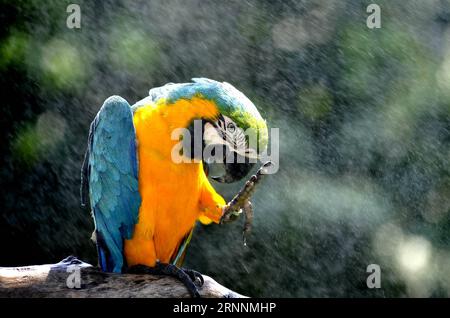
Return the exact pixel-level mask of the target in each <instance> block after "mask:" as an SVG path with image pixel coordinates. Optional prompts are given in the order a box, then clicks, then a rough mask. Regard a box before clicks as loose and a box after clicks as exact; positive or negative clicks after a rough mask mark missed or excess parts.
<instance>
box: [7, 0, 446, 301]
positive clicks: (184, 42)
mask: <svg viewBox="0 0 450 318" xmlns="http://www.w3.org/2000/svg"><path fill="white" fill-rule="evenodd" d="M74 2H75V0H74ZM371 2H375V3H377V4H379V5H380V7H381V18H382V27H381V29H373V30H371V29H368V28H367V26H366V18H367V16H368V13H366V7H367V5H368V4H370V3H371ZM70 3H73V2H72V1H64V0H59V1H54V0H51V1H37V0H36V1H34V0H28V1H5V0H0V23H1V29H0V92H1V107H0V149H1V157H0V186H1V192H0V212H1V213H0V251H1V253H0V266H15V265H30V264H39V263H54V262H57V261H59V260H61V259H62V258H64V257H66V256H68V255H69V254H74V255H77V256H78V257H80V258H82V259H83V260H85V261H88V262H91V263H93V264H95V263H96V251H95V248H94V246H93V244H92V243H91V242H90V241H89V237H90V234H91V232H92V230H93V221H92V219H91V216H90V213H89V211H86V210H83V209H81V208H80V205H79V183H80V167H81V163H82V159H83V155H84V151H85V147H86V141H87V134H88V129H89V124H90V122H91V120H92V119H93V118H94V116H95V114H96V113H97V111H98V110H99V108H100V106H101V105H102V103H103V101H104V100H105V99H106V98H107V97H108V96H110V95H113V94H117V95H121V96H122V97H124V98H126V99H127V100H128V101H129V102H130V103H134V102H135V101H137V100H140V99H142V98H143V97H145V96H147V94H148V90H149V89H150V88H151V87H155V86H161V85H163V84H165V83H167V82H187V81H189V80H190V78H191V77H199V76H204V77H209V78H212V79H215V80H219V81H227V82H230V83H232V84H233V85H235V86H236V87H237V88H238V89H240V90H241V91H243V92H244V93H245V94H246V95H247V96H249V98H250V99H252V100H253V101H254V103H255V104H256V105H257V107H258V108H259V109H260V111H261V113H262V114H263V116H264V117H265V118H266V119H267V121H268V124H269V126H270V127H279V128H280V170H279V172H278V173H277V174H275V175H272V176H270V177H268V178H266V180H265V182H264V183H263V184H262V185H261V187H260V188H259V190H258V191H257V193H256V194H255V197H254V199H253V203H254V207H255V222H254V230H253V235H252V236H251V238H250V240H249V246H248V247H247V248H245V247H243V246H242V241H241V234H240V232H241V226H242V224H241V222H239V221H238V222H236V224H233V225H230V226H218V225H211V226H207V227H205V226H202V225H198V226H197V228H196V233H195V234H196V235H195V237H194V239H193V242H192V244H191V247H190V249H189V252H188V257H187V264H186V266H188V267H192V268H195V269H197V270H199V271H201V272H203V273H205V274H207V275H210V276H212V277H214V278H215V279H216V280H217V281H219V282H220V283H222V284H224V285H226V286H227V287H229V288H231V289H234V290H236V291H238V292H240V293H243V294H246V295H249V296H266V297H267V296H275V297H417V296H423V297H429V296H431V297H433V296H434V297H439V296H440V297H449V296H450V214H449V213H450V164H449V160H450V1H448V0H428V1H419V0H414V1H413V0H409V1H399V0H398V1H392V0H390V1H387V0H386V1H381V0H377V1H357V0H356V1H350V0H348V1H344V0H341V1H337V0H336V1H331V0H321V1H319V0H318V1H302V0H298V1H256V0H254V1H248V0H246V1H238V0H234V1H219V0H217V1H200V0H199V1H196V0H187V1H174V0H170V1H162V0H161V1H129V2H128V1H99V2H94V1H76V2H75V3H77V4H79V5H80V8H81V28H80V29H69V28H67V27H66V19H67V17H68V15H69V14H68V13H66V8H67V5H68V4H70ZM214 186H215V187H217V189H219V191H220V192H221V193H223V194H224V196H225V197H226V198H227V199H230V198H231V197H232V195H233V194H234V193H235V192H236V191H237V190H238V189H239V188H240V186H241V183H237V184H233V185H228V186H223V185H218V184H216V183H214ZM372 263H375V264H379V265H380V266H381V285H382V288H381V289H369V288H367V286H366V278H367V276H368V274H367V273H366V267H367V266H368V265H369V264H372Z"/></svg>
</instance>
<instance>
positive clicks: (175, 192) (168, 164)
mask: <svg viewBox="0 0 450 318" xmlns="http://www.w3.org/2000/svg"><path fill="white" fill-rule="evenodd" d="M196 119H198V120H200V121H201V123H202V125H203V127H202V128H203V130H202V131H203V136H202V147H203V149H204V148H205V147H208V146H211V145H213V144H217V143H219V144H222V145H224V146H226V147H228V148H227V149H229V150H230V151H231V152H235V155H236V156H243V157H248V158H250V157H252V156H253V157H254V156H257V155H258V153H259V152H261V151H262V150H263V149H264V148H265V147H266V146H267V139H268V131H267V126H266V122H265V120H264V119H263V118H262V117H261V115H260V113H259V112H258V110H257V109H256V107H255V105H254V104H253V103H252V102H251V101H250V100H249V99H248V98H247V97H246V96H245V95H244V94H242V93H241V92H240V91H238V90H237V89H236V88H234V87H233V86H232V85H230V84H228V83H220V82H216V81H213V80H209V79H206V78H198V79H193V82H192V83H183V84H172V83H170V84H167V85H165V86H162V87H158V88H153V89H151V90H150V92H149V96H148V97H147V98H145V99H143V100H141V101H139V102H137V103H136V104H134V105H133V106H130V105H129V104H128V102H127V101H126V100H124V99H123V98H121V97H119V96H112V97H109V98H108V99H107V100H106V101H105V102H104V104H103V106H102V107H101V109H100V111H99V112H98V114H97V116H96V117H95V119H94V121H93V122H92V124H91V127H90V132H89V140H88V148H87V151H86V156H85V161H84V164H83V168H82V203H83V204H87V201H88V198H87V197H88V195H89V199H90V206H91V209H92V214H93V217H94V221H95V232H94V236H95V238H96V242H97V250H98V258H99V266H100V267H101V269H102V270H103V271H107V272H116V273H121V272H125V271H127V270H128V269H130V268H133V267H136V266H145V267H147V268H159V269H160V270H161V269H162V267H161V264H166V265H167V266H166V267H164V270H165V271H164V270H162V272H163V273H166V274H167V273H168V274H170V273H172V274H173V272H174V268H175V266H176V265H177V266H180V265H181V263H182V261H183V258H184V255H185V252H186V246H187V244H188V243H189V240H190V237H191V235H192V231H193V228H194V225H195V222H196V220H199V221H201V222H202V223H205V224H208V223H211V222H215V223H219V221H220V220H221V217H222V215H223V213H224V209H225V208H226V206H227V204H226V202H225V200H224V199H223V198H222V196H220V195H219V194H218V193H217V192H216V191H215V190H214V188H213V187H212V185H211V184H210V182H209V180H208V177H207V173H206V172H207V170H208V164H207V163H206V162H204V161H203V160H197V161H196V162H194V163H185V162H182V163H177V162H174V161H173V160H172V155H173V154H172V152H173V149H174V147H176V146H177V143H179V142H180V141H179V140H177V139H175V140H173V138H172V132H173V130H174V129H176V128H192V123H193V122H194V120H196ZM248 128H251V129H253V131H256V132H257V136H258V145H260V147H257V148H259V149H253V148H250V147H248V145H247V144H248V140H246V138H243V137H242V136H243V131H245V130H247V129H248ZM238 143H244V144H245V147H246V148H245V151H244V152H242V151H240V152H239V151H238V150H237V149H238V147H236V144H238ZM182 155H189V156H190V157H193V154H192V153H191V154H182ZM248 158H247V159H248ZM200 159H203V158H200ZM252 166H253V164H252V163H250V162H249V160H247V161H245V163H227V162H226V163H224V164H223V171H224V175H222V176H216V180H218V181H219V182H233V181H236V180H240V179H242V178H243V177H244V176H245V175H246V174H247V173H248V172H249V171H250V169H251V167H252ZM170 264H172V267H170V266H169V265H170ZM176 268H178V267H176ZM175 272H177V275H176V276H178V277H179V276H180V275H184V273H181V274H179V273H178V271H176V270H175ZM187 274H188V276H189V275H190V274H191V273H190V272H187ZM184 276H185V275H184ZM191 278H192V276H191ZM193 294H194V295H198V294H197V291H196V290H194V293H193Z"/></svg>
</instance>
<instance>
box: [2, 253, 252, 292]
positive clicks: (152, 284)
mask: <svg viewBox="0 0 450 318" xmlns="http://www.w3.org/2000/svg"><path fill="white" fill-rule="evenodd" d="M77 271H78V272H79V273H80V275H79V277H80V280H79V282H80V284H79V286H77V279H76V276H77ZM203 277H204V279H205V283H204V285H203V286H202V287H201V288H199V292H200V295H201V296H202V297H205V298H242V297H244V296H242V295H239V294H238V293H235V292H233V291H231V290H229V289H228V288H226V287H224V286H222V285H220V284H219V283H217V282H216V281H215V280H214V279H212V278H211V277H209V276H205V275H204V276H203ZM68 286H70V287H75V288H69V287H68ZM76 287H80V288H76ZM0 297H21V298H23V297H25V298H30V297H63V298H66V297H67V298H71V297H76V298H89V297H112V298H114V297H163V298H167V297H174V298H187V297H190V295H189V293H188V291H187V289H186V287H185V286H184V285H183V284H182V283H181V282H179V281H178V280H176V279H174V278H172V277H166V276H153V275H135V274H114V273H104V272H101V271H100V270H99V269H98V268H95V267H93V266H92V265H90V264H87V263H84V262H82V261H80V260H78V259H77V258H75V257H73V256H69V257H67V258H66V259H64V260H62V261H61V262H59V263H57V264H49V265H36V266H26V267H0Z"/></svg>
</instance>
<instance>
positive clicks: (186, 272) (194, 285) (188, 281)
mask: <svg viewBox="0 0 450 318" xmlns="http://www.w3.org/2000/svg"><path fill="white" fill-rule="evenodd" d="M126 272H127V273H129V274H150V275H165V276H171V277H175V278H177V279H178V280H179V281H181V282H182V283H183V284H184V286H186V288H187V290H188V291H189V294H191V296H192V297H193V298H200V293H199V292H198V287H201V286H203V283H204V280H203V276H202V274H200V273H199V272H197V271H194V270H192V269H187V268H180V267H177V266H175V265H173V264H164V263H160V262H159V261H158V262H156V265H155V267H149V266H146V265H134V266H131V267H129V268H128V269H127V271H126Z"/></svg>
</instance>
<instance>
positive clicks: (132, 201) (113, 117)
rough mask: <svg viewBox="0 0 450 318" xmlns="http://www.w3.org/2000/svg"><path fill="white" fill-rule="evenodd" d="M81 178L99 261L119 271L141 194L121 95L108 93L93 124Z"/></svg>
mask: <svg viewBox="0 0 450 318" xmlns="http://www.w3.org/2000/svg"><path fill="white" fill-rule="evenodd" d="M82 180H83V182H82V204H83V203H84V204H85V203H86V202H85V201H86V192H87V190H88V191H89V198H90V204H91V208H92V212H93V216H94V220H95V228H96V232H95V233H96V240H97V249H98V257H99V265H100V267H101V269H102V270H103V271H106V272H116V273H120V272H121V271H122V270H123V268H124V266H126V263H125V261H124V255H123V241H124V239H130V238H131V237H132V235H133V231H134V226H135V224H136V223H137V219H138V214H139V207H140V205H141V197H140V195H139V189H138V160H137V155H136V133H135V130H134V125H133V116H132V112H131V108H130V105H129V104H128V103H127V101H125V100H124V99H123V98H121V97H119V96H112V97H110V98H108V99H107V100H106V101H105V102H104V104H103V106H102V108H101V109H100V111H99V112H98V114H97V116H96V117H95V119H94V121H93V122H92V124H91V129H90V133H89V144H88V150H87V152H86V157H85V163H84V164H83V172H82Z"/></svg>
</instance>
